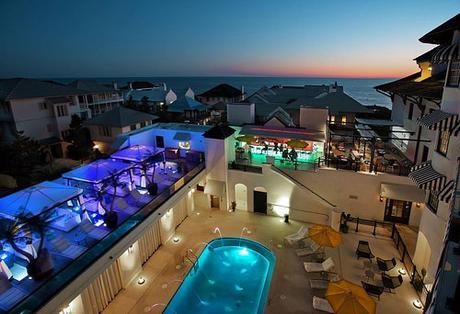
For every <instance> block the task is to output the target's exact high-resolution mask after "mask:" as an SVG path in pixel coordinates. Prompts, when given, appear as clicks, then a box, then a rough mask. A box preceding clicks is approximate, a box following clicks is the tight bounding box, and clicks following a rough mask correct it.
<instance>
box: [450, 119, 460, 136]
mask: <svg viewBox="0 0 460 314" xmlns="http://www.w3.org/2000/svg"><path fill="white" fill-rule="evenodd" d="M459 133H460V120H459V121H458V122H457V124H456V125H455V126H454V128H453V129H452V134H453V135H455V136H458V134H459Z"/></svg>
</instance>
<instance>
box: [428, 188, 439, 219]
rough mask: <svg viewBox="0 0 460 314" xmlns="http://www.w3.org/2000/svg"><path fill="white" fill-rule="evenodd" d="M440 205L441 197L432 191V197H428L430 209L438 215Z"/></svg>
mask: <svg viewBox="0 0 460 314" xmlns="http://www.w3.org/2000/svg"><path fill="white" fill-rule="evenodd" d="M438 204H439V195H438V192H436V191H430V195H429V196H428V208H429V209H430V210H431V211H432V212H433V213H435V214H436V212H437V211H438Z"/></svg>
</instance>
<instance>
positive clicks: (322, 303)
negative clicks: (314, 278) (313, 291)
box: [313, 296, 334, 313]
mask: <svg viewBox="0 0 460 314" xmlns="http://www.w3.org/2000/svg"><path fill="white" fill-rule="evenodd" d="M313 308H314V309H315V310H318V311H323V312H327V313H334V309H333V308H332V306H331V304H330V303H329V301H328V300H326V299H323V298H319V297H315V296H314V297H313Z"/></svg>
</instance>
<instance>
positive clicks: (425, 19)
mask: <svg viewBox="0 0 460 314" xmlns="http://www.w3.org/2000/svg"><path fill="white" fill-rule="evenodd" d="M459 9H460V0H432V1H426V0H398V1H393V0H391V1H364V0H363V1H343V0H341V1H335V0H329V1H305V0H300V1H271V0H254V1H248V0H245V1H244V0H242V1H240V0H237V1H235V0H233V1H223V0H210V1H200V0H195V1H190V0H188V1H153V0H148V1H147V0H146V1H126V0H123V1H114V0H113V1H109V0H104V1H100V0H98V1H86V0H85V1H83V0H80V1H72V2H71V1H46V0H43V1H38V0H33V1H26V0H15V1H2V2H1V3H0V11H1V12H2V13H3V14H2V19H1V20H0V38H1V39H2V44H1V45H2V48H1V50H2V57H1V59H0V60H1V61H0V77H18V76H26V77H54V78H56V77H120V76H206V75H209V76H219V75H222V76H223V75H258V76H326V77H400V76H403V75H406V74H410V73H413V72H414V71H416V70H417V67H416V65H415V63H414V62H413V61H412V59H413V58H414V57H416V56H418V55H420V54H421V53H423V52H425V51H427V50H429V49H430V48H431V46H430V45H426V44H422V43H420V42H419V41H418V38H420V37H421V36H422V35H423V34H424V33H426V32H428V31H430V30H431V29H433V28H434V27H436V26H437V25H439V24H441V23H443V22H444V21H446V20H447V19H449V18H450V17H452V16H454V15H455V14H457V13H458V11H459Z"/></svg>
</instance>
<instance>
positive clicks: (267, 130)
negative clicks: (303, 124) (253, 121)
mask: <svg viewBox="0 0 460 314" xmlns="http://www.w3.org/2000/svg"><path fill="white" fill-rule="evenodd" d="M240 134H241V135H252V136H259V137H270V138H284V139H293V140H304V141H313V142H324V141H325V134H324V132H322V131H318V130H309V129H303V128H273V127H269V126H260V125H245V126H243V128H242V129H241V131H240Z"/></svg>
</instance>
